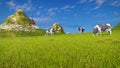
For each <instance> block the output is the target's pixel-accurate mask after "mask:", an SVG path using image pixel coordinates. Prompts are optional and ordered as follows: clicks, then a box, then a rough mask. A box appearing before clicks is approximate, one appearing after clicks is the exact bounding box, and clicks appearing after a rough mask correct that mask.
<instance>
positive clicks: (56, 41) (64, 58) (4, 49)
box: [0, 30, 120, 68]
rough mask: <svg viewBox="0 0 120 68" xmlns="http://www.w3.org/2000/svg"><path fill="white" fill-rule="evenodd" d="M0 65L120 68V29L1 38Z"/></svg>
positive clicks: (2, 67)
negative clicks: (110, 33) (94, 33)
mask: <svg viewBox="0 0 120 68" xmlns="http://www.w3.org/2000/svg"><path fill="white" fill-rule="evenodd" d="M0 68H120V30H114V31H113V32H112V35H111V36H110V35H107V33H104V34H103V35H102V36H100V35H99V36H96V37H94V36H93V35H92V33H85V34H68V35H67V34H64V35H54V36H30V37H29V36H28V37H27V36H26V37H5V38H4V37H0Z"/></svg>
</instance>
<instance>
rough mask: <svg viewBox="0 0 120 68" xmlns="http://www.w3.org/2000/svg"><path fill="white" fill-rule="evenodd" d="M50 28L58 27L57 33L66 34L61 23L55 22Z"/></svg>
mask: <svg viewBox="0 0 120 68" xmlns="http://www.w3.org/2000/svg"><path fill="white" fill-rule="evenodd" d="M50 28H56V31H55V33H62V34H64V30H63V28H62V26H61V25H60V24H59V23H54V24H53V25H52V26H51V27H50Z"/></svg>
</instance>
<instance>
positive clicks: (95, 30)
mask: <svg viewBox="0 0 120 68" xmlns="http://www.w3.org/2000/svg"><path fill="white" fill-rule="evenodd" d="M97 33H98V28H94V30H93V35H94V36H96V34H97Z"/></svg>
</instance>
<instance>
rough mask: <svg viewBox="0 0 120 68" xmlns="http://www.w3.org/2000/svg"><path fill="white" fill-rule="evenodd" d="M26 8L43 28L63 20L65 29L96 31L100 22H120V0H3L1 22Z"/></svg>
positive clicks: (114, 23) (67, 30) (75, 31)
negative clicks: (94, 29)
mask: <svg viewBox="0 0 120 68" xmlns="http://www.w3.org/2000/svg"><path fill="white" fill-rule="evenodd" d="M17 9H22V10H23V11H24V12H25V13H26V14H27V16H29V17H30V18H33V19H34V20H35V22H36V24H37V25H38V26H39V27H40V28H43V29H45V28H49V27H50V26H51V25H52V24H53V23H60V24H61V25H62V27H63V28H64V30H65V32H72V33H78V31H77V27H84V28H85V29H86V31H87V32H88V31H92V30H93V27H94V26H95V25H96V24H103V23H110V24H112V26H113V27H114V26H115V25H116V24H117V23H118V22H120V0H0V23H2V22H3V21H4V20H5V18H7V17H8V16H10V15H12V14H13V13H14V12H15V11H16V10H17Z"/></svg>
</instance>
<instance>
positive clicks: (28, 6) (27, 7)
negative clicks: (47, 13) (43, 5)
mask: <svg viewBox="0 0 120 68" xmlns="http://www.w3.org/2000/svg"><path fill="white" fill-rule="evenodd" d="M6 4H7V5H8V6H9V8H10V9H14V10H17V9H22V10H24V11H30V10H31V9H32V4H31V0H27V3H24V4H22V5H19V4H17V3H15V1H14V0H11V1H9V2H6Z"/></svg>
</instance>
